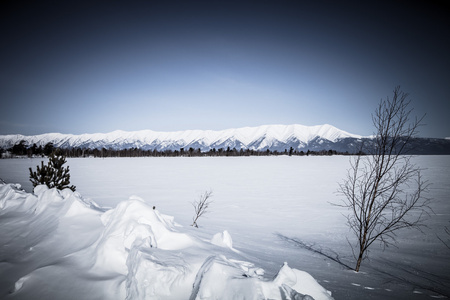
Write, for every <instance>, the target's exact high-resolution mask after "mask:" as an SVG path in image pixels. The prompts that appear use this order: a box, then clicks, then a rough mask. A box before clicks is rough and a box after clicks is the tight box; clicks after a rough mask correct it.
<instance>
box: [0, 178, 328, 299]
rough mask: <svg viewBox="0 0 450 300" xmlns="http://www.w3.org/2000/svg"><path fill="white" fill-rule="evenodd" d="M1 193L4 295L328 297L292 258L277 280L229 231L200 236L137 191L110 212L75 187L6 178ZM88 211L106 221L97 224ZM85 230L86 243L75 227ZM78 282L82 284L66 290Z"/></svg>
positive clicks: (205, 297) (52, 296) (2, 284)
mask: <svg viewBox="0 0 450 300" xmlns="http://www.w3.org/2000/svg"><path fill="white" fill-rule="evenodd" d="M0 199H1V202H0V203H1V211H0V215H1V217H2V219H1V222H0V223H1V225H2V229H5V228H8V229H10V230H8V231H7V232H3V233H2V244H3V246H2V250H3V251H2V253H1V254H2V255H1V261H2V264H3V265H8V267H9V268H10V270H8V271H9V272H8V275H9V276H8V277H9V278H8V280H4V279H2V282H1V288H2V289H1V291H2V295H1V296H2V297H3V296H6V297H8V298H11V299H45V298H51V299H80V298H83V299H95V298H98V297H101V298H108V299H187V298H188V297H189V299H192V300H194V299H268V298H271V299H298V298H299V297H303V298H302V299H309V298H307V297H306V298H305V295H310V296H312V297H313V298H314V299H332V297H331V293H330V292H328V291H326V290H325V289H324V288H323V287H322V286H320V285H319V284H318V283H317V282H316V281H315V280H314V279H313V278H312V276H310V275H309V274H307V273H306V272H302V271H299V270H296V269H291V268H290V267H289V266H288V265H287V263H285V265H284V266H283V267H282V268H281V269H280V271H279V273H278V275H277V276H276V277H275V278H274V279H273V280H270V279H267V278H264V277H263V275H264V271H263V270H262V269H261V268H257V267H255V266H254V265H253V264H252V263H249V262H246V261H242V260H241V259H240V258H241V257H240V255H238V254H237V253H238V251H233V249H232V247H231V245H232V240H231V236H230V235H229V234H228V233H227V232H226V231H225V232H223V233H219V234H217V235H214V236H213V238H212V242H208V241H202V240H200V239H198V238H195V237H194V236H191V235H189V234H188V233H186V232H183V229H182V227H181V226H180V225H177V224H176V223H175V222H174V219H173V217H169V216H166V215H163V214H161V213H159V212H158V211H157V210H154V209H153V208H152V207H151V206H149V205H148V204H146V203H145V202H144V201H143V199H141V198H139V197H136V196H132V197H130V199H129V200H127V201H123V202H121V203H119V204H118V205H117V206H116V207H115V208H114V209H111V210H108V211H106V212H104V213H102V212H99V211H98V210H95V209H92V208H91V207H90V204H89V203H87V202H86V201H85V200H84V199H83V198H82V197H81V195H80V194H79V193H74V192H72V191H70V190H69V189H66V190H63V191H58V190H56V189H48V188H47V187H46V186H37V187H36V188H35V189H34V194H33V195H32V194H28V193H25V192H23V191H21V190H18V186H17V185H14V184H1V185H0ZM89 219H90V220H89ZM92 219H99V220H100V221H101V223H100V224H99V222H97V224H96V225H97V227H98V228H92V227H91V226H92V225H94V222H93V221H94V220H92ZM87 220H88V222H87V223H86V222H85V221H87ZM23 225H25V226H23ZM86 225H88V226H86ZM83 227H84V228H83ZM81 228H82V230H81V231H82V232H83V234H82V235H81V237H83V240H84V241H82V242H80V241H79V238H80V236H77V235H76V233H78V232H79V231H80V229H81ZM86 241H89V242H88V243H86ZM217 245H219V246H217ZM73 268H74V269H75V270H76V272H74V273H75V274H72V275H71V276H68V275H69V274H67V273H68V272H70V273H72V272H73V271H74V270H73ZM6 271H7V270H6V269H3V270H2V271H1V272H0V275H1V278H6V277H7V273H6ZM77 273H78V274H77ZM73 275H75V276H73ZM56 276H57V277H56ZM77 277H79V278H77ZM86 278H90V279H91V280H90V281H91V282H87V281H86ZM99 282H102V284H98V283H99ZM92 283H94V284H92ZM74 287H78V288H80V291H78V290H77V292H76V293H72V294H71V293H69V291H70V290H73V289H74ZM86 287H87V288H86ZM99 287H100V288H99ZM83 290H84V292H83ZM92 290H95V293H92V294H91V293H87V292H86V291H92ZM102 291H109V294H103V295H102ZM299 291H301V293H300V292H299ZM83 293H84V295H83Z"/></svg>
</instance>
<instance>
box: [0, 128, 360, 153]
mask: <svg viewBox="0 0 450 300" xmlns="http://www.w3.org/2000/svg"><path fill="white" fill-rule="evenodd" d="M316 137H320V138H323V139H326V140H329V141H332V142H334V141H336V140H337V139H339V138H344V137H354V138H361V136H359V135H355V134H351V133H348V132H346V131H343V130H340V129H338V128H336V127H334V126H332V125H329V124H324V125H316V126H304V125H299V124H293V125H261V126H256V127H242V128H231V129H225V130H184V131H171V132H164V131H153V130H139V131H123V130H115V131H112V132H109V133H92V134H88V133H85V134H80V135H74V134H62V133H46V134H40V135H32V136H25V135H20V134H16V135H0V147H3V148H9V147H12V146H13V145H14V144H17V143H19V142H20V141H21V140H25V142H26V144H28V145H32V144H36V145H37V146H44V145H45V144H47V143H49V142H51V143H53V144H54V145H55V146H56V147H63V148H75V147H85V148H102V147H104V148H113V149H124V148H131V147H137V148H143V149H148V148H157V149H158V150H166V149H168V150H169V149H170V150H176V149H179V148H180V147H181V148H185V147H193V146H195V147H193V148H200V149H202V150H206V149H209V148H214V147H216V148H217V147H219V148H220V147H224V146H226V147H229V146H233V147H235V148H238V149H240V148H249V149H254V150H261V149H263V148H266V147H268V148H270V147H271V146H272V145H273V144H275V143H277V142H278V143H279V142H282V143H286V142H287V141H288V140H289V139H291V140H292V139H297V140H298V141H299V142H301V143H303V144H307V143H309V141H311V140H312V139H314V138H316ZM233 147H232V148H233Z"/></svg>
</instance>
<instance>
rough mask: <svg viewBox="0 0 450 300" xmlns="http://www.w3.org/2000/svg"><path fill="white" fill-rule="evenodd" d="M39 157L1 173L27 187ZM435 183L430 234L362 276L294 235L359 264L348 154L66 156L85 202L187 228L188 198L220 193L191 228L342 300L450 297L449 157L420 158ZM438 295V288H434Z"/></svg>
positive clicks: (385, 256) (402, 238) (8, 164)
mask: <svg viewBox="0 0 450 300" xmlns="http://www.w3.org/2000/svg"><path fill="white" fill-rule="evenodd" d="M41 160H42V159H2V160H0V178H2V179H3V180H4V181H6V182H10V183H20V184H21V185H22V187H23V188H24V189H25V190H27V191H28V192H30V191H31V190H32V186H31V183H30V182H29V179H28V176H29V171H28V168H29V167H32V168H33V169H35V168H36V165H38V164H40V161H41ZM414 162H415V163H416V164H418V165H419V166H420V167H422V168H423V169H424V170H423V172H422V174H423V177H424V179H425V180H428V181H429V182H430V183H432V185H431V186H430V193H429V194H428V197H431V198H432V199H433V202H432V203H433V204H432V208H433V210H434V212H435V213H436V215H432V216H430V219H429V220H428V222H427V225H428V228H426V229H424V233H420V232H417V231H403V232H400V233H399V236H398V241H399V244H398V248H393V249H390V248H389V249H386V250H385V251H384V252H383V251H382V249H380V247H379V246H378V245H373V246H372V247H373V249H372V252H371V257H372V260H371V261H370V262H365V264H363V266H362V268H361V271H362V272H360V273H359V274H355V273H354V272H352V271H349V270H346V269H345V268H344V267H343V266H342V265H340V264H338V263H336V262H334V261H333V260H330V259H327V258H325V257H324V256H321V255H319V254H317V253H313V252H311V251H308V250H305V249H303V248H301V247H299V246H298V244H296V243H295V242H292V241H291V242H289V241H288V240H287V239H296V240H301V241H303V242H305V243H307V244H310V245H314V247H315V248H316V249H322V251H323V252H326V253H327V254H330V255H332V256H336V254H339V258H340V259H341V260H342V261H343V262H345V263H348V264H350V265H351V266H353V262H351V252H350V249H349V247H348V244H347V241H346V236H349V237H350V232H349V231H348V229H347V227H346V224H345V218H344V217H343V215H342V214H345V213H346V211H345V210H343V209H342V208H340V207H336V206H332V205H330V202H334V203H338V202H339V200H340V198H339V196H338V195H336V190H337V188H338V184H339V183H340V182H341V181H342V179H343V178H344V176H345V174H346V171H347V169H348V168H349V166H350V164H349V157H344V156H331V157H324V156H322V157H288V156H277V157H198V158H184V157H178V158H107V159H100V158H96V159H94V158H91V159H90V158H73V159H68V163H67V164H68V165H69V166H70V174H71V184H74V185H76V187H77V191H78V192H79V193H81V194H82V195H83V197H84V198H86V199H89V200H92V201H94V202H96V203H98V204H99V205H101V206H108V207H115V206H116V205H117V204H118V203H119V202H121V201H123V200H126V199H128V198H129V197H130V196H132V195H137V196H139V197H141V198H143V199H144V200H145V201H146V202H147V203H149V204H151V205H155V206H156V207H157V209H158V210H159V211H161V212H162V213H164V214H168V215H172V216H174V217H175V221H176V222H177V223H179V224H181V225H183V226H189V225H190V224H191V223H192V217H193V213H194V210H193V207H192V205H191V202H193V201H195V200H197V199H198V197H199V195H200V194H202V193H203V192H204V191H209V190H211V191H212V192H213V198H212V200H213V201H214V202H213V203H212V204H211V208H210V213H209V214H207V215H206V216H205V217H202V218H200V219H199V221H198V224H199V226H200V228H199V229H198V230H197V229H192V230H193V231H194V230H195V233H196V234H197V235H198V236H200V237H203V238H205V239H210V238H211V236H212V235H213V234H215V233H217V232H221V231H223V230H228V232H229V233H230V234H231V237H232V238H233V247H235V248H236V249H238V250H239V249H242V250H245V252H246V253H248V254H249V256H250V257H249V258H248V260H249V261H252V262H255V263H256V264H258V265H259V266H261V267H263V268H264V269H265V270H266V274H267V275H268V276H270V275H273V276H274V275H275V273H276V272H277V271H278V270H279V268H280V266H281V265H282V264H283V262H284V261H288V262H289V265H290V266H292V267H295V268H298V269H300V270H304V271H306V272H308V273H310V274H311V275H313V276H314V278H316V279H317V280H318V281H319V283H320V284H322V285H323V286H324V287H325V288H327V289H328V290H330V291H332V292H333V296H334V297H335V299H359V298H360V297H361V295H364V297H365V298H368V299H380V298H384V299H389V298H390V299H429V298H430V296H439V293H440V294H445V295H447V296H450V291H449V288H448V286H450V260H449V256H450V250H449V249H448V248H447V247H446V246H445V245H444V244H442V242H441V241H440V240H439V239H438V237H441V238H444V239H450V237H449V236H448V235H445V226H447V227H450V223H449V221H450V185H449V182H450V156H418V157H415V158H414ZM433 291H434V292H433Z"/></svg>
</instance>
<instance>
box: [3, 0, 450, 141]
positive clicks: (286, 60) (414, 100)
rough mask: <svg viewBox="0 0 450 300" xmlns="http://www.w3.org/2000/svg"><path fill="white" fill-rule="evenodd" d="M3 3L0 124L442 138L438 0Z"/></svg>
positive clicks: (15, 130) (444, 86)
mask: <svg viewBox="0 0 450 300" xmlns="http://www.w3.org/2000/svg"><path fill="white" fill-rule="evenodd" d="M337 2H338V1H301V0H299V1H263V0H261V1H254V2H245V1H204V2H202V1H179V2H177V1H162V2H159V3H157V2H156V1H123V2H119V1H34V2H30V3H28V2H25V1H11V0H7V1H2V2H1V4H0V10H1V12H0V24H1V26H0V37H1V46H0V107H1V110H0V115H1V118H0V134H3V135H4V134H24V135H35V134H42V133H50V132H59V133H70V134H82V133H98V132H111V131H114V130H126V131H134V130H144V129H150V130H155V131H179V130H189V129H202V130H223V129H229V128H239V127H246V126H259V125H269V124H286V125H288V124H301V125H307V126H312V125H321V124H331V125H333V126H335V127H337V128H339V129H341V130H345V131H347V132H350V133H354V134H360V135H370V134H372V133H373V131H374V128H373V124H372V117H371V116H372V114H373V113H374V111H375V109H376V107H377V105H378V103H379V101H380V100H381V99H386V97H392V94H393V93H392V92H393V90H394V88H395V87H396V86H398V85H400V86H401V90H402V91H404V92H407V93H409V99H410V100H411V103H410V107H411V108H413V109H414V110H413V113H412V116H413V117H414V116H418V117H421V116H423V115H424V114H426V116H425V119H424V122H423V123H424V124H425V126H423V127H421V128H420V133H419V135H420V136H424V137H438V138H443V137H449V136H450V118H449V113H450V58H449V53H450V21H449V20H448V19H449V18H448V15H449V9H448V8H447V7H446V6H445V5H444V2H445V1H423V2H418V3H417V2H415V1H397V2H396V1H386V2H383V1H373V2H368V1H358V2H356V1H354V2H353V1H343V2H340V3H337Z"/></svg>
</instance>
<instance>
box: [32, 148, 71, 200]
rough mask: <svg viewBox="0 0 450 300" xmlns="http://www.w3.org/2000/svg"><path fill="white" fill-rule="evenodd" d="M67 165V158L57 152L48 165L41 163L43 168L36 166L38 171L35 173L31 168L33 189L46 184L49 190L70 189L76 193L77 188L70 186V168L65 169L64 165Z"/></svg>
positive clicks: (50, 157) (51, 156)
mask: <svg viewBox="0 0 450 300" xmlns="http://www.w3.org/2000/svg"><path fill="white" fill-rule="evenodd" d="M65 163H66V157H65V156H64V155H62V154H61V152H60V151H58V150H56V151H54V152H52V154H50V156H49V161H48V164H47V165H44V162H43V161H41V166H40V167H39V166H36V169H37V171H34V172H33V170H32V169H31V168H30V181H31V183H32V184H33V187H36V186H37V185H40V184H45V185H47V186H48V187H49V188H57V189H59V190H63V189H65V188H69V189H71V190H72V191H75V189H76V187H75V186H74V185H71V186H69V184H70V174H69V167H68V166H67V167H66V168H64V167H63V165H64V164H65Z"/></svg>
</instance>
